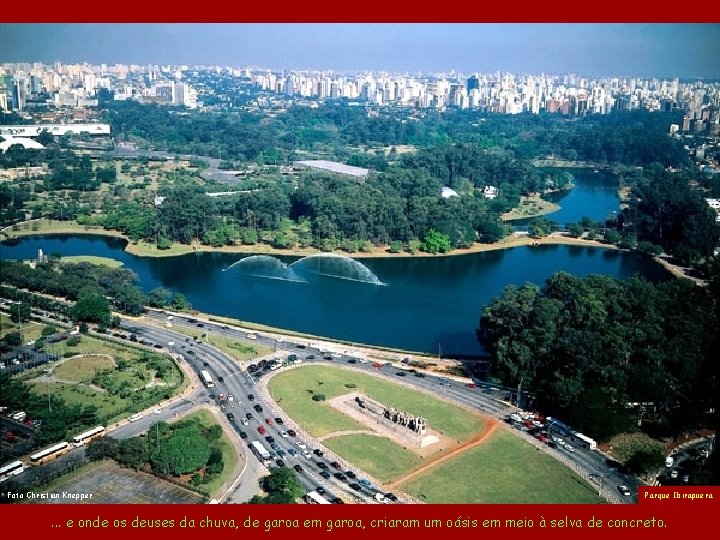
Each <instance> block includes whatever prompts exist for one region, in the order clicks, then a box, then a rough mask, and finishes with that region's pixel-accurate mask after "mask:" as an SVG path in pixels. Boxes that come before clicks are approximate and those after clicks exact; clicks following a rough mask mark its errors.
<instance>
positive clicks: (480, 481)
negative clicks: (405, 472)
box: [400, 430, 604, 504]
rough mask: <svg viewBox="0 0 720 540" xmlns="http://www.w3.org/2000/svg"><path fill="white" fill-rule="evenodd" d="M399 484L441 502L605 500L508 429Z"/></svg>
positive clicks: (552, 502)
mask: <svg viewBox="0 0 720 540" xmlns="http://www.w3.org/2000/svg"><path fill="white" fill-rule="evenodd" d="M400 488H401V489H402V490H403V491H405V492H407V493H408V494H410V495H412V496H414V497H416V498H417V499H418V500H421V501H423V502H428V503H436V504H440V503H447V504H474V503H491V504H506V503H523V504H525V503H527V504H538V503H540V504H544V503H547V504H569V503H600V502H604V501H603V499H601V498H600V497H599V496H598V494H597V491H595V490H594V489H592V488H591V487H590V486H589V485H588V484H587V483H585V482H584V481H583V480H582V479H581V478H579V477H578V476H577V475H575V473H573V472H572V471H571V470H570V469H568V468H567V467H565V466H564V465H563V464H561V463H560V462H559V461H557V460H555V459H553V458H552V457H550V456H548V455H546V454H545V453H543V452H542V451H541V450H538V449H537V448H535V447H534V446H532V445H530V444H528V443H527V442H525V441H523V440H522V439H520V438H519V437H517V436H515V435H513V434H512V433H508V432H507V431H505V430H497V431H495V432H494V433H493V435H492V436H491V437H490V439H488V440H487V442H486V443H484V444H482V445H480V446H477V447H475V448H472V449H470V450H468V451H467V452H464V453H462V454H460V455H459V456H458V457H456V458H454V459H451V460H449V461H447V462H446V463H443V464H441V465H438V466H437V467H436V468H434V469H431V470H430V471H428V472H427V473H425V474H424V475H421V476H419V477H416V478H414V479H411V480H410V481H409V482H407V483H404V484H401V485H400Z"/></svg>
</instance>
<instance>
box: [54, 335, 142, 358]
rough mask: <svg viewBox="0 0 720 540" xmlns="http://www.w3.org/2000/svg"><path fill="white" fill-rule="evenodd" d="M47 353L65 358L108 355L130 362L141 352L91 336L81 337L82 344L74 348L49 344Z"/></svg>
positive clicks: (60, 343)
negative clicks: (81, 355)
mask: <svg viewBox="0 0 720 540" xmlns="http://www.w3.org/2000/svg"><path fill="white" fill-rule="evenodd" d="M45 352H47V353H52V354H59V355H60V356H64V355H65V353H72V354H106V355H108V356H112V357H113V358H115V359H116V360H118V359H120V358H123V359H125V360H130V359H131V358H132V357H133V356H134V355H137V354H138V353H139V352H140V351H139V350H138V349H133V348H129V347H123V346H122V345H119V344H115V343H111V342H109V341H103V340H101V339H95V338H93V337H90V336H80V343H78V344H77V345H75V346H74V347H71V346H69V345H68V344H67V341H58V342H55V343H49V344H47V345H46V346H45Z"/></svg>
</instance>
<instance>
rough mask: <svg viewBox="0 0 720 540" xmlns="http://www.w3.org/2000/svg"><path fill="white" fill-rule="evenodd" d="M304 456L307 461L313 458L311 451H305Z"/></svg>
mask: <svg viewBox="0 0 720 540" xmlns="http://www.w3.org/2000/svg"><path fill="white" fill-rule="evenodd" d="M303 456H304V457H305V459H310V458H311V457H312V454H311V453H310V452H309V451H307V450H305V451H304V452H303Z"/></svg>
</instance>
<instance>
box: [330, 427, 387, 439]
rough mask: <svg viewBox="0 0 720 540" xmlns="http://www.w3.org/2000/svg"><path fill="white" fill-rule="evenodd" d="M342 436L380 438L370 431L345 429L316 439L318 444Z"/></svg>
mask: <svg viewBox="0 0 720 540" xmlns="http://www.w3.org/2000/svg"><path fill="white" fill-rule="evenodd" d="M344 435H375V436H377V437H382V435H380V434H379V433H375V432H374V431H370V430H369V429H346V430H343V431H333V432H332V433H326V434H325V435H320V436H319V437H317V438H316V440H317V441H318V442H323V441H324V440H325V439H332V438H333V437H342V436H344Z"/></svg>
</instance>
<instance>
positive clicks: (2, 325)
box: [0, 314, 45, 343]
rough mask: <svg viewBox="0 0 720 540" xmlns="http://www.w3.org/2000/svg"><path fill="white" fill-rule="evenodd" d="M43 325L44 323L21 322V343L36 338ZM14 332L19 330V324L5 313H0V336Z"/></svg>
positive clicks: (39, 334)
mask: <svg viewBox="0 0 720 540" xmlns="http://www.w3.org/2000/svg"><path fill="white" fill-rule="evenodd" d="M44 327H45V325H44V324H37V323H33V322H26V323H23V325H22V338H23V343H27V342H28V341H35V340H36V339H38V338H39V337H40V336H41V335H42V329H43V328H44ZM14 332H20V325H19V324H16V323H14V322H12V321H11V320H10V317H8V316H7V315H4V314H3V315H0V338H2V337H5V336H6V335H7V334H12V333H14Z"/></svg>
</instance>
